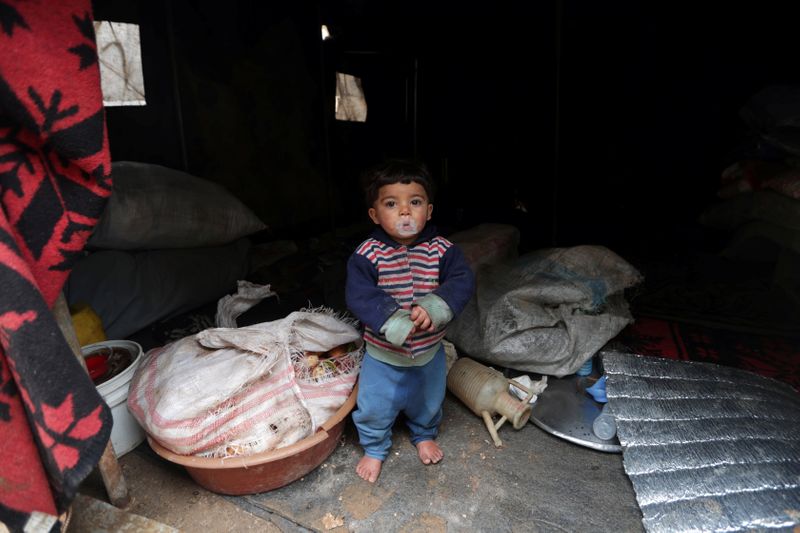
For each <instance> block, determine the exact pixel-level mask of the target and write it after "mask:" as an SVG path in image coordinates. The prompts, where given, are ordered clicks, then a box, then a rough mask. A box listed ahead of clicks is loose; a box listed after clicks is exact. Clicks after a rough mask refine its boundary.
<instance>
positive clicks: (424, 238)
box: [345, 225, 475, 362]
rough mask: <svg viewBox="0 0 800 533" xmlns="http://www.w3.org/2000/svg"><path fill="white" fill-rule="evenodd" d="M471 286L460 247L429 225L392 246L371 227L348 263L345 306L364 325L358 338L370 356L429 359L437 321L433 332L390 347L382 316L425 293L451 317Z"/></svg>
mask: <svg viewBox="0 0 800 533" xmlns="http://www.w3.org/2000/svg"><path fill="white" fill-rule="evenodd" d="M474 286H475V277H474V275H473V273H472V270H471V269H470V267H469V265H468V264H467V262H466V260H465V259H464V256H463V254H462V253H461V250H460V249H459V248H458V247H457V246H456V245H454V244H453V243H451V242H450V241H448V240H447V239H445V238H444V237H441V236H438V235H437V233H436V229H435V228H434V227H433V226H432V225H428V226H426V227H425V229H424V230H423V232H422V234H421V235H420V236H419V238H418V239H417V241H415V242H414V243H413V244H411V245H409V246H404V245H401V244H398V243H397V242H396V241H394V240H393V239H392V238H391V237H389V236H388V235H387V234H386V232H385V231H383V229H381V228H380V227H377V228H376V229H375V231H374V232H373V234H372V236H370V238H368V239H367V240H365V241H364V242H362V243H361V244H360V245H359V246H358V247H357V248H356V251H355V252H354V253H353V254H352V256H351V257H350V260H349V261H348V264H347V285H346V289H345V294H346V298H347V306H348V308H349V309H350V310H351V311H352V312H353V314H354V315H355V316H356V317H357V318H358V319H359V320H360V321H361V322H362V323H363V324H364V326H365V332H364V340H365V341H366V342H367V343H368V347H367V349H368V350H369V352H370V354H371V355H373V356H376V357H377V358H378V359H380V360H383V361H384V362H392V360H393V359H394V360H396V359H397V356H402V357H404V358H412V359H415V358H421V359H425V358H429V357H432V356H433V355H434V354H435V353H436V350H438V348H439V344H440V343H441V340H442V338H443V337H444V335H445V331H446V328H445V325H441V326H440V327H439V328H437V329H436V330H435V331H433V332H424V331H422V332H418V333H416V334H415V335H413V337H411V338H409V339H407V340H406V342H405V343H404V344H403V345H402V346H395V345H393V344H391V343H390V342H389V341H388V340H387V339H386V337H385V336H384V335H383V334H382V333H381V328H382V327H383V325H384V324H385V323H386V320H387V319H389V318H390V317H391V316H392V315H394V314H395V313H396V312H397V311H398V309H407V310H408V309H411V306H412V304H415V303H417V302H419V301H420V299H422V298H423V297H424V296H426V295H428V294H431V293H432V294H434V295H436V296H438V297H439V298H441V300H443V301H444V303H445V304H447V307H449V310H450V312H451V314H452V316H457V315H458V314H459V313H460V312H461V311H462V309H463V308H464V306H466V304H467V302H468V301H469V299H470V297H471V296H472V292H473V290H474ZM423 307H424V305H423ZM429 314H430V313H429ZM381 356H383V357H381Z"/></svg>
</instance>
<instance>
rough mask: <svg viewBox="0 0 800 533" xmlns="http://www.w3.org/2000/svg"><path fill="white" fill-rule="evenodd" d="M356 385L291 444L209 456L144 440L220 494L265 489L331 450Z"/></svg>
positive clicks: (301, 473)
mask: <svg viewBox="0 0 800 533" xmlns="http://www.w3.org/2000/svg"><path fill="white" fill-rule="evenodd" d="M357 393H358V384H356V386H355V387H353V391H352V392H351V393H350V396H348V397H347V400H346V401H345V402H344V404H343V405H342V406H341V407H340V408H339V410H338V411H336V412H335V413H334V414H333V416H332V417H331V418H329V419H328V421H327V422H325V423H324V424H322V427H320V428H319V429H318V430H317V432H316V433H314V434H313V435H311V436H309V437H306V438H305V439H303V440H301V441H298V442H295V443H294V444H292V445H291V446H286V447H283V448H278V449H277V450H270V451H268V452H262V453H257V454H253V455H248V456H242V457H228V458H224V459H222V458H211V457H196V456H192V455H178V454H176V453H173V452H171V451H169V450H167V449H166V448H164V447H163V446H162V445H161V444H159V443H158V441H156V440H155V439H153V438H152V437H150V436H149V435H148V436H147V442H148V443H149V444H150V447H151V448H152V449H153V451H155V452H156V453H157V454H158V455H160V456H161V457H163V458H164V459H166V460H167V461H170V462H173V463H176V464H179V465H183V466H184V467H185V468H186V471H187V472H188V473H189V475H190V476H191V477H192V479H194V480H195V481H196V482H197V484H198V485H200V486H201V487H204V488H206V489H208V490H210V491H212V492H217V493H220V494H230V495H234V496H237V495H241V494H255V493H257V492H266V491H268V490H273V489H277V488H279V487H283V486H284V485H288V484H289V483H291V482H292V481H295V480H297V479H300V478H301V477H303V476H304V475H306V474H308V473H309V472H311V471H312V470H314V469H315V468H316V467H318V466H319V465H320V464H322V462H323V461H324V460H325V459H327V458H328V456H329V455H330V454H331V453H333V450H334V449H335V448H336V443H337V442H339V436H340V435H341V434H342V431H343V430H344V424H345V422H346V421H347V415H348V414H349V413H350V411H352V410H353V407H354V406H355V403H356V395H357Z"/></svg>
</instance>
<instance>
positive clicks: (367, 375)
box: [353, 346, 447, 461]
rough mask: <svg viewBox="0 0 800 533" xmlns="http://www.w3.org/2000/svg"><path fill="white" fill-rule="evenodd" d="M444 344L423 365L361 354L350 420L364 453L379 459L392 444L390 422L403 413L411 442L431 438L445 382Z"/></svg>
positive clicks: (435, 430) (436, 430)
mask: <svg viewBox="0 0 800 533" xmlns="http://www.w3.org/2000/svg"><path fill="white" fill-rule="evenodd" d="M446 380H447V367H446V364H445V356H444V346H442V347H440V348H439V351H437V352H436V355H435V356H434V357H433V359H431V360H430V361H429V362H428V363H427V364H426V365H424V366H394V365H389V364H386V363H383V362H381V361H378V360H377V359H374V358H373V357H372V356H370V355H369V353H365V354H364V359H363V361H362V363H361V372H360V374H359V378H358V399H357V405H358V408H357V409H356V410H355V411H354V412H353V422H355V424H356V428H357V429H358V436H359V442H360V443H361V446H363V447H364V454H365V455H367V456H368V457H373V458H375V459H379V460H381V461H383V460H385V459H386V456H387V455H389V448H391V446H392V426H393V425H394V422H395V419H396V418H397V415H398V414H400V412H403V413H405V415H406V419H407V424H408V428H409V430H410V432H411V443H412V444H414V445H416V444H417V443H419V442H422V441H425V440H434V439H435V438H436V436H437V435H438V434H439V423H440V422H441V421H442V402H444V395H445V387H446V384H447V381H446Z"/></svg>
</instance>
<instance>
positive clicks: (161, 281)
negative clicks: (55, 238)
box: [64, 239, 250, 339]
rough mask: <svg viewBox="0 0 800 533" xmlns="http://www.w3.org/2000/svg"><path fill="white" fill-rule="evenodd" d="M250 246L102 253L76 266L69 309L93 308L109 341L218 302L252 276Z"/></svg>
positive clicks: (69, 288) (244, 242)
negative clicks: (249, 256) (248, 274)
mask: <svg viewBox="0 0 800 533" xmlns="http://www.w3.org/2000/svg"><path fill="white" fill-rule="evenodd" d="M249 250H250V242H249V241H248V240H247V239H240V240H237V241H235V242H233V243H231V244H228V245H225V246H214V247H207V248H191V249H171V250H145V251H138V252H127V251H122V250H100V251H96V252H93V253H91V254H89V255H88V256H86V257H84V258H82V259H80V260H78V261H77V262H76V263H75V267H74V268H73V270H72V272H71V273H70V276H69V278H68V280H67V283H66V285H65V286H64V295H65V297H66V298H67V302H68V303H69V304H70V305H79V304H88V305H89V306H90V307H91V308H92V309H93V310H94V311H95V312H96V313H97V314H98V316H99V317H100V319H101V320H102V322H103V328H104V329H105V332H106V336H107V337H108V338H109V339H124V338H126V337H128V336H129V335H131V334H132V333H135V332H137V331H139V330H140V329H142V328H144V327H145V326H148V325H150V324H152V323H153V322H156V321H158V320H162V319H168V318H171V317H174V316H176V315H178V314H180V313H183V312H186V311H189V310H191V309H194V308H196V307H198V306H200V305H202V304H204V303H207V302H210V301H215V300H218V299H219V298H220V297H222V296H225V295H226V294H228V293H229V292H230V291H231V290H234V289H235V288H236V282H237V281H238V280H240V279H242V278H244V277H245V276H246V275H247V270H248V268H247V267H248V252H249Z"/></svg>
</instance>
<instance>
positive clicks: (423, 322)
mask: <svg viewBox="0 0 800 533" xmlns="http://www.w3.org/2000/svg"><path fill="white" fill-rule="evenodd" d="M411 321H412V322H413V323H414V332H416V331H433V329H434V327H433V322H432V321H431V317H430V316H428V312H427V311H426V310H425V308H424V307H420V306H419V305H415V306H414V307H412V308H411Z"/></svg>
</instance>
